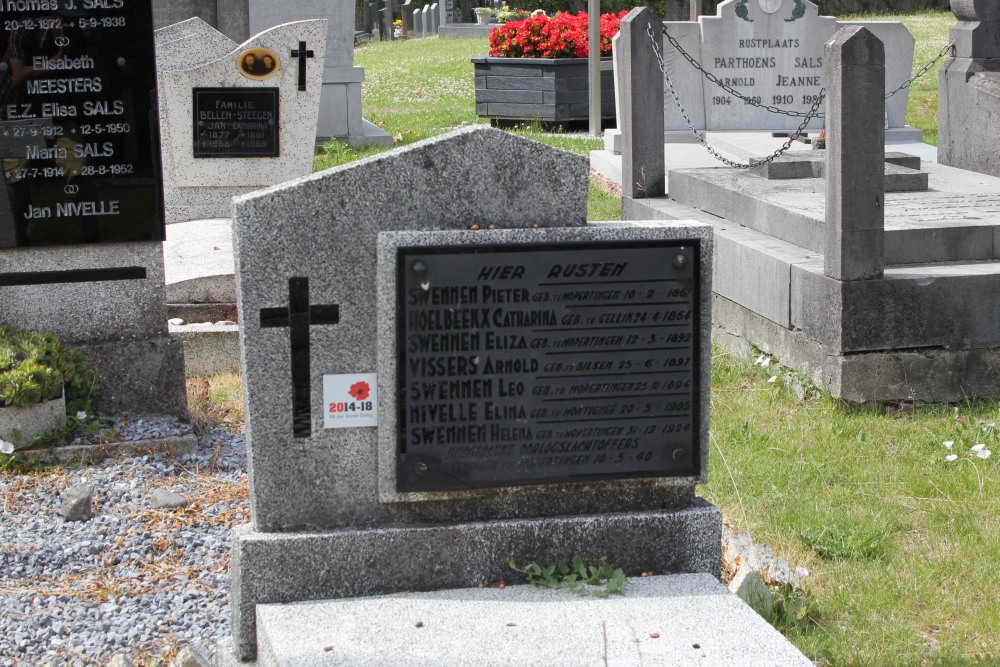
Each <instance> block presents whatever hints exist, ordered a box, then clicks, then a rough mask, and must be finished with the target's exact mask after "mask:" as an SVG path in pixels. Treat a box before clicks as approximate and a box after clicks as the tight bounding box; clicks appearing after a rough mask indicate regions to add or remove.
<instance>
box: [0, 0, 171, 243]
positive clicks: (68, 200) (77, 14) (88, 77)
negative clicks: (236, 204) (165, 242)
mask: <svg viewBox="0 0 1000 667" xmlns="http://www.w3.org/2000/svg"><path fill="white" fill-rule="evenodd" d="M0 19H2V20H3V32H2V33H0V40H2V45H0V52H2V53H3V59H2V62H0V155H2V157H3V176H4V183H5V185H6V187H5V188H4V189H3V190H2V194H0V199H2V200H5V201H0V248H11V247H25V246H43V245H67V244H68V245H74V244H83V243H98V242H123V241H146V240H162V239H163V238H164V221H163V204H162V196H161V186H160V180H161V177H160V167H159V154H160V141H159V135H158V131H157V128H156V126H155V114H151V113H150V111H151V107H152V94H153V93H154V91H155V90H156V74H155V72H156V69H155V63H154V55H153V19H152V10H151V5H150V2H149V0H11V1H8V0H3V2H0Z"/></svg>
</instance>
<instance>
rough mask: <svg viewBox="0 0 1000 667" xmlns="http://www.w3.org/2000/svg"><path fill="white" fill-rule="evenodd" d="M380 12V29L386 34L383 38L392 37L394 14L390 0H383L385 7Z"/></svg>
mask: <svg viewBox="0 0 1000 667" xmlns="http://www.w3.org/2000/svg"><path fill="white" fill-rule="evenodd" d="M380 11H381V12H382V30H383V32H384V33H385V34H386V37H385V38H384V39H392V38H393V37H394V35H393V25H392V22H393V17H394V16H395V14H394V13H393V9H392V0H385V7H383V8H382V9H381V10H380Z"/></svg>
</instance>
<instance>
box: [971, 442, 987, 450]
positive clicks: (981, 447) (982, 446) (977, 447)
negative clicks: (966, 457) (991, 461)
mask: <svg viewBox="0 0 1000 667" xmlns="http://www.w3.org/2000/svg"><path fill="white" fill-rule="evenodd" d="M984 449H986V445H984V444H983V443H981V442H980V443H979V444H978V445H973V446H972V447H970V448H969V450H970V451H973V452H981V451H983V450H984Z"/></svg>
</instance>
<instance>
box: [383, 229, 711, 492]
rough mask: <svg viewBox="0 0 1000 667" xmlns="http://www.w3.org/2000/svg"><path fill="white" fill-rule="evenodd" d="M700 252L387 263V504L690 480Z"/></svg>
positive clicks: (687, 246) (640, 247)
mask: <svg viewBox="0 0 1000 667" xmlns="http://www.w3.org/2000/svg"><path fill="white" fill-rule="evenodd" d="M698 249H699V243H698V240H697V239H689V240H686V241H683V240H681V241H659V242H646V243H641V244H639V243H617V244H611V243H596V244H558V243H556V244H549V245H527V246H520V247H509V246H491V247H486V248H476V249H475V251H474V252H470V251H468V250H467V249H463V248H461V247H451V248H444V247H442V248H409V249H407V248H403V249H400V250H399V255H398V263H399V264H398V275H399V277H398V282H397V285H398V286H399V288H400V293H399V305H400V310H401V312H402V313H403V315H402V317H401V319H400V324H399V326H398V337H399V341H398V344H397V349H398V350H399V351H400V356H401V358H400V363H399V366H398V375H399V378H398V381H397V386H399V387H401V388H402V389H403V391H402V392H401V394H402V400H400V402H399V403H398V405H397V409H398V424H399V428H398V438H399V459H398V468H397V471H398V488H399V490H401V491H429V490H438V491H439V490H448V489H462V488H477V487H485V486H498V485H508V484H525V483H541V482H556V481H573V480H583V479H609V478H618V477H636V476H647V475H650V476H652V475H656V476H662V475H693V474H697V472H698V460H697V457H698V449H697V447H695V446H693V443H696V442H697V441H698V437H697V430H698V424H697V420H696V419H692V415H693V414H697V412H698V410H697V406H696V402H697V396H698V392H697V384H698V374H697V372H696V371H695V366H696V365H697V364H696V363H695V361H696V360H697V344H698V337H697V336H696V335H695V331H696V330H697V322H698V321H699V315H698V303H699V302H698V294H697V291H698V284H697V281H696V279H695V278H696V277H697V276H698V275H699V273H698V261H699V258H698Z"/></svg>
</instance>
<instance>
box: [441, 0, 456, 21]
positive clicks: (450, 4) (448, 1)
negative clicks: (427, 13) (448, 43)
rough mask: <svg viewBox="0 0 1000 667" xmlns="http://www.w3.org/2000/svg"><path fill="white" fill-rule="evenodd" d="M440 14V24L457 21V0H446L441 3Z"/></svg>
mask: <svg viewBox="0 0 1000 667" xmlns="http://www.w3.org/2000/svg"><path fill="white" fill-rule="evenodd" d="M439 4H440V7H439V8H438V9H439V10H440V14H439V15H438V26H442V25H451V24H452V23H454V22H455V0H445V1H444V2H441V3H439Z"/></svg>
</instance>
